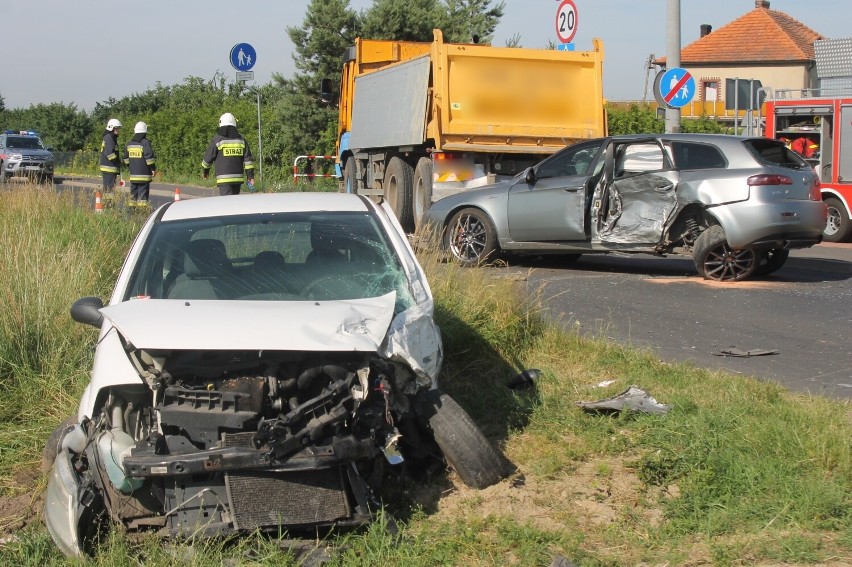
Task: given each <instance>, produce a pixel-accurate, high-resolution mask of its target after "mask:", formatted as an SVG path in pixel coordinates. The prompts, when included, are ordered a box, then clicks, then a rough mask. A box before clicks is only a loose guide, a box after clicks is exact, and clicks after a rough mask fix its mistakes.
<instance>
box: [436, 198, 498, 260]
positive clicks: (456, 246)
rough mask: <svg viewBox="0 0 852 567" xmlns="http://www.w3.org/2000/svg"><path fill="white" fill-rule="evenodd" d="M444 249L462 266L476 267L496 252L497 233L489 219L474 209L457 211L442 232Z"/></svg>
mask: <svg viewBox="0 0 852 567" xmlns="http://www.w3.org/2000/svg"><path fill="white" fill-rule="evenodd" d="M444 249H446V250H448V251H449V252H450V254H452V256H453V258H454V259H455V260H456V261H457V262H458V263H459V264H461V265H462V266H476V265H479V264H483V263H485V262H487V261H488V260H489V259H491V256H493V255H494V254H495V253H496V252H497V232H496V231H495V230H494V226H493V225H492V224H491V219H489V218H488V215H486V214H485V213H484V212H482V211H481V210H479V209H475V208H472V207H470V208H467V209H462V210H460V211H458V212H457V213H456V214H454V215H453V216H452V217H450V222H449V223H447V227H446V229H445V230H444Z"/></svg>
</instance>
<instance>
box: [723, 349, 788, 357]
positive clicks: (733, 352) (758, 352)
mask: <svg viewBox="0 0 852 567" xmlns="http://www.w3.org/2000/svg"><path fill="white" fill-rule="evenodd" d="M780 353H781V351H779V350H778V349H766V348H753V349H750V350H740V349H738V348H733V347H732V348H723V349H719V352H714V353H713V354H714V355H716V356H733V357H737V358H751V357H752V356H768V355H772V354H780Z"/></svg>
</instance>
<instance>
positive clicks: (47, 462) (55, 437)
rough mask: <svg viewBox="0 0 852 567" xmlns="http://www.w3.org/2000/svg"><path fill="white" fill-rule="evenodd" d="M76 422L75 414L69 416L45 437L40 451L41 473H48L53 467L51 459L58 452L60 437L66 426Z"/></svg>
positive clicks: (52, 459)
mask: <svg viewBox="0 0 852 567" xmlns="http://www.w3.org/2000/svg"><path fill="white" fill-rule="evenodd" d="M76 424H77V416H76V415H75V416H74V417H69V418H68V419H66V420H65V421H63V422H62V423H60V424H59V426H58V427H57V428H56V429H54V430H53V433H51V434H50V437H48V438H47V442H46V443H45V444H44V449H43V450H42V452H41V472H42V473H43V474H47V473H49V472H50V469H51V468H53V461H55V460H56V455H58V454H59V446H60V444H61V443H62V438H63V437H65V433H66V431H67V430H68V428H69V427H71V426H72V425H76Z"/></svg>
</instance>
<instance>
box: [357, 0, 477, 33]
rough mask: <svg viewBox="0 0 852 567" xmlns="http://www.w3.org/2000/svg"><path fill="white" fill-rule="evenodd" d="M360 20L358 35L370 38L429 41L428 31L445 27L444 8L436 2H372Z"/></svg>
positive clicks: (400, 0)
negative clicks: (360, 30)
mask: <svg viewBox="0 0 852 567" xmlns="http://www.w3.org/2000/svg"><path fill="white" fill-rule="evenodd" d="M462 1H463V0H462ZM454 3H456V2H455V1H454ZM361 17H362V21H363V24H362V25H363V33H362V35H363V37H367V38H370V39H397V40H400V41H432V30H433V29H435V28H442V27H445V26H447V25H448V24H449V16H448V12H447V9H446V6H445V5H442V4H441V3H439V2H438V0H373V5H372V6H371V7H370V8H369V9H368V10H366V11H365V12H364V13H363V14H362V16H361ZM459 27H462V26H461V25H460V26H459ZM466 41H470V37H469V36H468V38H467V40H466Z"/></svg>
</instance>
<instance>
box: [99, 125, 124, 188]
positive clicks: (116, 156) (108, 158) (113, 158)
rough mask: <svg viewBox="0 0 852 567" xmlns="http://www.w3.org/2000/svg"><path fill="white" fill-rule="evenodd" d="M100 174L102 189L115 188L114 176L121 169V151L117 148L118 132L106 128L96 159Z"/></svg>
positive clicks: (116, 175)
mask: <svg viewBox="0 0 852 567" xmlns="http://www.w3.org/2000/svg"><path fill="white" fill-rule="evenodd" d="M98 165H99V167H100V170H101V176H102V177H103V180H104V190H106V191H112V190H113V189H114V188H115V178H116V177H118V173H119V172H120V171H121V153H120V150H119V149H118V132H115V131H114V130H107V131H106V132H104V139H103V140H102V141H101V156H100V159H99V160H98Z"/></svg>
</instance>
